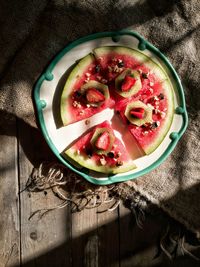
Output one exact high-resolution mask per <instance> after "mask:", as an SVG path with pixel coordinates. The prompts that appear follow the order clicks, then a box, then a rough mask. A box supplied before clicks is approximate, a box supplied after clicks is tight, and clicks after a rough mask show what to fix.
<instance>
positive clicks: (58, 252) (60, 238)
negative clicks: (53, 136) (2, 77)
mask: <svg viewBox="0 0 200 267" xmlns="http://www.w3.org/2000/svg"><path fill="white" fill-rule="evenodd" d="M18 129H19V141H20V146H19V169H20V189H21V190H23V189H24V188H25V185H26V182H27V180H28V177H29V175H30V173H31V171H32V168H33V164H37V162H39V161H41V160H43V159H42V155H43V157H44V156H45V150H47V155H51V152H50V151H48V148H47V147H45V146H46V144H44V142H43V138H42V136H41V135H40V134H39V133H38V131H37V130H35V129H33V128H31V127H30V126H27V125H26V124H24V123H23V122H21V121H19V123H18ZM55 202H56V203H57V199H56V198H55V196H53V194H50V193H48V194H46V195H45V194H44V193H43V192H37V193H29V192H27V191H24V192H23V193H21V244H22V246H21V255H22V266H29V267H31V266H37V267H38V266H54V267H60V266H69V267H70V266H71V210H70V208H69V207H66V208H63V209H59V210H54V211H52V212H49V213H48V214H47V215H45V216H44V217H42V218H41V219H39V217H38V216H37V215H35V216H34V217H33V218H32V219H31V220H29V216H30V215H31V214H32V212H34V211H36V210H38V209H44V208H48V207H52V206H55V204H56V203H55Z"/></svg>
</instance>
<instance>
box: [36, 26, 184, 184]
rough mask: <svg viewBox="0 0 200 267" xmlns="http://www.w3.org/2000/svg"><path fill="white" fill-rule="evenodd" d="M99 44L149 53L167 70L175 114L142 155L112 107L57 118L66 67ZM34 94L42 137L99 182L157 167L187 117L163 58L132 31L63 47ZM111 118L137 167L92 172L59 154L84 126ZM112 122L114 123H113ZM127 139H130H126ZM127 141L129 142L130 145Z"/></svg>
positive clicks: (83, 173)
mask: <svg viewBox="0 0 200 267" xmlns="http://www.w3.org/2000/svg"><path fill="white" fill-rule="evenodd" d="M100 46H125V47H131V48H134V49H136V50H139V51H140V52H142V53H144V54H145V55H147V56H149V57H151V58H152V60H154V61H155V62H157V64H159V65H160V66H161V67H162V68H163V69H164V71H165V72H166V73H167V75H168V77H169V79H170V81H171V83H172V86H173V89H174V90H173V91H174V100H175V101H174V104H175V114H174V118H173V122H172V125H171V128H170V130H169V132H168V133H167V135H166V137H165V138H164V140H163V141H162V143H161V144H160V145H159V147H158V148H157V149H156V150H155V151H154V152H153V153H151V154H150V155H143V154H142V152H141V150H140V149H139V147H137V144H133V141H132V138H129V137H130V136H129V134H128V133H122V132H121V129H120V123H119V121H118V119H117V118H115V116H113V115H114V111H113V110H111V109H106V110H104V111H102V112H101V113H99V114H96V115H94V116H93V117H91V118H90V124H89V125H86V123H85V120H84V121H80V122H77V123H75V124H71V125H68V126H65V127H61V126H62V125H61V121H60V105H59V102H60V96H61V93H62V90H63V86H64V84H65V81H66V77H67V75H68V70H69V68H70V67H71V66H72V65H73V64H74V63H75V62H76V61H77V60H79V59H80V58H82V57H84V56H85V55H87V54H88V53H90V52H91V51H92V50H93V49H94V48H96V47H100ZM34 98H35V103H36V108H37V112H38V118H39V122H40V126H41V129H42V132H43V134H44V137H45V139H46V141H47V143H48V145H49V147H50V148H51V149H52V151H53V152H54V154H55V155H56V156H57V157H58V159H59V160H60V161H61V162H62V163H63V164H64V165H65V166H67V167H69V168H70V169H72V170H73V171H75V172H76V173H78V174H80V175H81V176H83V177H84V178H85V179H87V180H88V181H90V182H92V183H94V184H98V185H103V184H111V183H115V182H121V181H126V180H130V179H134V178H137V177H139V176H141V175H144V174H147V173H148V172H150V171H151V170H153V169H154V168H156V167H158V166H159V165H160V164H161V163H162V162H163V161H164V160H165V159H166V158H167V157H168V156H169V154H170V153H171V152H172V150H173V149H174V147H175V146H176V144H177V142H178V140H179V139H180V137H181V136H182V134H183V133H184V131H185V129H186V127H187V122H188V117H187V112H186V108H185V99H184V92H183V88H182V85H181V82H180V79H179V77H178V75H177V73H176V72H175V70H174V68H173V67H172V65H171V64H170V63H169V61H168V60H167V58H166V57H165V56H164V55H163V54H162V53H161V52H160V51H159V50H158V49H157V48H155V47H154V46H153V45H151V44H150V43H149V42H147V41H146V40H144V38H142V37H141V36H140V35H139V34H137V33H135V32H133V31H128V30H124V31H120V32H103V33H97V34H93V35H89V36H86V37H83V38H81V39H79V40H76V41H75V42H73V43H71V44H69V45H68V46H67V47H65V48H64V49H63V50H62V51H61V52H60V53H59V54H58V55H57V56H56V57H55V58H54V59H53V61H52V62H51V63H50V65H49V66H48V68H47V69H46V71H45V72H44V73H43V74H42V76H41V77H40V79H39V80H38V82H37V84H36V86H35V89H34ZM105 118H106V119H107V120H112V125H114V131H115V134H116V135H117V136H118V137H119V138H121V135H123V136H125V135H126V134H127V138H123V142H124V144H125V146H126V147H129V149H131V148H134V153H132V155H133V160H134V162H135V164H136V165H137V168H136V169H134V170H132V171H130V172H126V173H121V174H117V175H106V174H100V173H95V172H93V171H90V170H89V169H86V168H82V167H81V166H78V165H72V164H71V163H70V161H68V160H67V159H66V158H65V157H64V154H63V151H64V150H65V149H66V147H67V146H68V145H69V144H70V143H72V142H73V141H74V140H75V139H76V138H78V137H79V136H80V135H81V134H83V133H84V132H85V131H86V130H87V129H88V128H90V127H92V126H94V125H97V124H98V123H101V122H103V121H104V120H105ZM113 122H114V123H113ZM130 140H131V141H130ZM130 142H131V145H130Z"/></svg>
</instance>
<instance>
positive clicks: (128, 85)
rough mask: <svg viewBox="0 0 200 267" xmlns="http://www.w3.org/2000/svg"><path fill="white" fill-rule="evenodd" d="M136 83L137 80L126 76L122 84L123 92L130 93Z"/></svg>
mask: <svg viewBox="0 0 200 267" xmlns="http://www.w3.org/2000/svg"><path fill="white" fill-rule="evenodd" d="M135 82H136V79H135V78H133V77H131V76H129V75H126V76H125V78H124V80H123V82H122V86H121V90H122V92H127V91H129V90H130V89H131V88H132V86H133V85H134V84H135Z"/></svg>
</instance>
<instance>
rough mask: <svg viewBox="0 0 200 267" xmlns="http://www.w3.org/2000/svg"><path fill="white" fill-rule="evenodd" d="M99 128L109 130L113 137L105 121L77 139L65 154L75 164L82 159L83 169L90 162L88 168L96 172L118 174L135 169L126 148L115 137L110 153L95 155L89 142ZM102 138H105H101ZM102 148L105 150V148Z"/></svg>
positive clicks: (109, 126)
mask: <svg viewBox="0 0 200 267" xmlns="http://www.w3.org/2000/svg"><path fill="white" fill-rule="evenodd" d="M101 128H106V129H109V131H110V132H111V133H112V135H114V132H113V130H112V128H111V125H110V124H109V122H108V121H105V122H103V123H101V124H99V125H97V126H95V127H93V128H92V129H91V130H89V131H88V132H86V133H85V134H84V135H82V136H81V137H79V139H78V140H77V141H75V143H74V144H73V145H72V147H70V148H69V149H68V150H67V151H65V154H66V155H68V156H69V157H71V158H72V159H74V160H75V161H77V162H79V159H81V158H83V159H84V161H83V163H81V165H83V164H85V167H88V165H89V164H90V161H91V162H92V164H91V165H92V166H91V167H89V168H90V169H93V170H95V171H98V172H108V173H118V172H124V171H128V170H130V169H133V168H135V164H134V163H133V161H132V160H131V157H130V156H129V154H128V153H127V151H126V148H125V147H124V145H123V144H122V142H121V141H120V140H119V139H118V138H117V137H115V138H114V142H113V146H112V148H111V151H110V152H108V153H107V154H105V155H99V154H97V153H96V151H95V150H94V149H93V148H92V145H91V142H90V141H91V139H92V137H93V135H94V133H95V130H96V129H101ZM104 137H105V136H103V138H104ZM101 141H102V140H101ZM101 141H100V142H101ZM97 142H98V141H97ZM98 145H99V144H98ZM100 147H102V144H100ZM104 148H105V149H106V147H104ZM87 159H88V160H87ZM83 166H84V165H83Z"/></svg>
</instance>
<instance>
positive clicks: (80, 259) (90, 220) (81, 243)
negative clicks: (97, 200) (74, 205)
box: [72, 208, 99, 267]
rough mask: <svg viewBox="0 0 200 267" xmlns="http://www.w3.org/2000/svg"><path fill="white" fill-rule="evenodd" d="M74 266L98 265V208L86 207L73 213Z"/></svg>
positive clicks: (88, 266)
mask: <svg viewBox="0 0 200 267" xmlns="http://www.w3.org/2000/svg"><path fill="white" fill-rule="evenodd" d="M72 240H73V246H72V251H73V258H72V261H73V266H77V267H79V266H80V267H81V266H84V267H93V266H97V267H98V266H99V265H98V259H99V256H98V231H97V210H96V208H94V209H85V210H83V211H81V212H78V213H74V214H73V215H72Z"/></svg>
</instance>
